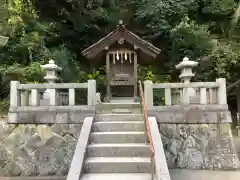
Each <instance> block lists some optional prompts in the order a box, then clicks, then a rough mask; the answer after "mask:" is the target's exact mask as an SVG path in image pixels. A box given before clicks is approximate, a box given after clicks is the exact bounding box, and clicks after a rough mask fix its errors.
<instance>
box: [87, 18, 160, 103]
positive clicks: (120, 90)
mask: <svg viewBox="0 0 240 180" xmlns="http://www.w3.org/2000/svg"><path fill="white" fill-rule="evenodd" d="M160 52H161V50H160V49H159V48H157V47H155V46H153V45H152V44H150V43H149V42H147V41H145V40H143V39H141V38H139V37H138V36H137V35H135V34H134V33H132V32H130V31H129V30H127V29H126V28H125V26H124V25H123V23H122V21H119V24H118V26H117V28H116V29H115V30H114V31H112V32H111V33H109V34H108V35H107V36H105V37H104V38H102V39H101V40H99V41H98V42H96V43H95V44H93V45H92V46H90V47H88V48H87V49H85V50H84V51H82V54H83V55H84V56H85V57H86V58H87V59H89V60H92V61H95V63H96V64H99V61H100V63H101V64H105V65H106V91H107V92H106V99H109V98H111V97H134V98H137V97H138V83H137V81H138V64H151V63H152V61H153V60H154V59H156V57H157V56H158V55H159V54H160Z"/></svg>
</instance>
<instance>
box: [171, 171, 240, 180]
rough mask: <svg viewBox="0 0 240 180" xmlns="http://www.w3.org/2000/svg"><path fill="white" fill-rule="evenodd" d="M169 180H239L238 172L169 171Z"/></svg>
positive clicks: (239, 174) (239, 172)
mask: <svg viewBox="0 0 240 180" xmlns="http://www.w3.org/2000/svg"><path fill="white" fill-rule="evenodd" d="M170 176H171V180H240V171H207V170H176V169H175V170H170Z"/></svg>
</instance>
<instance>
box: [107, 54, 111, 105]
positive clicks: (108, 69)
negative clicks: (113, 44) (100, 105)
mask: <svg viewBox="0 0 240 180" xmlns="http://www.w3.org/2000/svg"><path fill="white" fill-rule="evenodd" d="M109 56H110V54H109V53H107V55H106V87H107V95H106V101H107V102H108V101H109V98H110V97H111V96H112V95H111V88H110V59H109Z"/></svg>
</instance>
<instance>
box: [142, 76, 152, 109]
mask: <svg viewBox="0 0 240 180" xmlns="http://www.w3.org/2000/svg"><path fill="white" fill-rule="evenodd" d="M144 100H145V103H146V106H153V82H152V81H150V80H146V81H144Z"/></svg>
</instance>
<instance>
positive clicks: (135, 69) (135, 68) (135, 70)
mask: <svg viewBox="0 0 240 180" xmlns="http://www.w3.org/2000/svg"><path fill="white" fill-rule="evenodd" d="M130 56H131V54H130ZM133 71H134V93H133V97H134V100H137V88H138V83H137V80H138V77H137V53H134V59H133Z"/></svg>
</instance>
